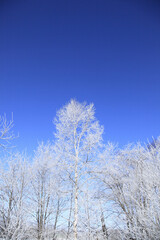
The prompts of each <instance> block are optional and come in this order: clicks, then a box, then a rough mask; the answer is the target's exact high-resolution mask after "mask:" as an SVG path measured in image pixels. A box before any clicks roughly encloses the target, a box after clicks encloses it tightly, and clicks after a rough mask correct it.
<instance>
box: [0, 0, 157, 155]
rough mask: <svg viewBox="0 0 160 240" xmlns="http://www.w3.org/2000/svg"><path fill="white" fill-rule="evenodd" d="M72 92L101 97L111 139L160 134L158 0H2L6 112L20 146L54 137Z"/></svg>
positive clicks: (0, 82)
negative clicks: (59, 114)
mask: <svg viewBox="0 0 160 240" xmlns="http://www.w3.org/2000/svg"><path fill="white" fill-rule="evenodd" d="M71 98H76V99H77V100H78V101H87V102H88V103H90V102H93V103H94V104H95V107H96V117H97V119H98V120H99V121H100V123H101V124H102V125H104V127H105V134H104V139H105V141H108V140H109V141H112V142H119V143H120V145H125V144H127V143H128V142H135V141H138V140H140V141H142V142H144V141H146V140H147V139H149V140H150V139H151V137H152V136H153V137H155V138H156V137H157V136H158V135H160V1H156V0H150V1H148V0H101V1H99V0H96V1H95V0H89V1H87V0H27V1H26V0H19V1H18V0H14V1H13V0H1V1H0V114H3V113H4V112H5V113H6V114H7V118H8V119H9V118H10V117H11V113H12V112H13V114H14V123H15V127H14V132H15V133H18V132H19V134H20V137H19V139H17V140H16V144H17V146H18V148H19V149H20V150H23V149H25V148H27V150H28V151H29V152H32V150H33V149H34V148H35V147H36V146H37V141H41V140H44V141H46V140H47V139H50V140H52V139H53V131H54V126H53V124H52V120H53V118H54V116H55V114H56V111H57V110H58V109H59V108H60V107H62V106H63V105H64V104H65V103H66V102H68V101H69V100H70V99H71Z"/></svg>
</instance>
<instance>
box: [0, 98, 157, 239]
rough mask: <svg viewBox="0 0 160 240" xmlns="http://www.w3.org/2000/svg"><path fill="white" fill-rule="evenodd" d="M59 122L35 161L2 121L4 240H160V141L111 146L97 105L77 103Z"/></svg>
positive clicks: (0, 223)
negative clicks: (18, 148)
mask: <svg viewBox="0 0 160 240" xmlns="http://www.w3.org/2000/svg"><path fill="white" fill-rule="evenodd" d="M53 123H54V126H55V132H54V136H53V139H51V140H50V141H48V142H46V143H44V142H41V143H39V144H38V146H37V149H35V151H34V156H33V158H32V159H31V158H30V157H29V156H28V155H27V153H26V152H25V153H23V152H22V153H21V152H15V151H14V148H13V149H12V151H11V150H10V148H9V144H11V145H12V142H14V134H13V130H14V128H13V120H11V121H8V120H7V119H6V116H5V115H4V116H1V118H0V151H1V153H3V154H1V165H0V166H1V167H0V239H5V240H34V239H35V240H36V239H37V240H156V239H160V138H157V139H156V140H153V142H152V143H147V144H144V143H139V142H138V143H134V144H129V145H127V146H124V147H123V148H119V147H118V145H115V144H113V143H111V142H107V143H105V142H104V140H103V131H104V128H103V126H101V125H100V123H99V121H98V120H97V119H96V117H95V107H94V104H87V103H80V102H78V101H76V100H74V99H72V100H70V101H69V102H68V103H67V104H66V105H64V106H63V107H62V108H61V109H60V110H58V111H57V113H56V116H55V118H54V121H53Z"/></svg>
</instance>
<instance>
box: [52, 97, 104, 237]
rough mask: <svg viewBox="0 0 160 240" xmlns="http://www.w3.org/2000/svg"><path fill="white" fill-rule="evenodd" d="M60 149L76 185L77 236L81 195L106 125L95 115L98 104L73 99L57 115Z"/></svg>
mask: <svg viewBox="0 0 160 240" xmlns="http://www.w3.org/2000/svg"><path fill="white" fill-rule="evenodd" d="M54 122H55V126H56V133H55V137H56V153H57V156H58V158H59V160H60V162H61V165H62V168H63V169H64V172H65V175H66V174H67V176H68V177H69V179H70V180H71V182H72V186H73V187H74V194H73V195H74V207H73V210H74V221H73V226H74V239H75V240H77V239H78V229H77V224H78V198H79V194H80V193H81V187H82V185H84V184H85V181H86V174H87V171H88V166H89V165H90V163H91V162H92V161H93V160H95V161H96V159H94V158H95V155H96V152H97V150H98V148H99V147H100V145H101V141H102V133H103V127H101V126H100V125H99V122H98V121H97V120H96V118H95V109H94V105H93V104H90V105H87V104H86V103H79V102H77V101H76V100H71V101H70V102H69V103H68V104H66V105H65V106H64V107H62V108H61V109H60V110H59V111H58V112H57V115H56V118H55V121H54Z"/></svg>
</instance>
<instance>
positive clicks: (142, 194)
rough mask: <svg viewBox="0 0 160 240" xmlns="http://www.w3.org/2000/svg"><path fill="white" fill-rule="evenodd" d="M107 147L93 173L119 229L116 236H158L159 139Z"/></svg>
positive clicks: (147, 237) (159, 222)
mask: <svg viewBox="0 0 160 240" xmlns="http://www.w3.org/2000/svg"><path fill="white" fill-rule="evenodd" d="M109 151H110V152H109ZM109 151H108V155H107V158H105V160H104V161H103V162H102V163H103V164H102V166H101V170H100V171H99V173H98V174H97V175H98V177H99V178H100V179H101V181H102V183H103V184H102V186H103V188H102V190H103V191H102V194H101V197H102V198H103V199H106V202H107V204H108V205H109V206H110V208H111V209H112V210H113V216H114V219H116V223H118V224H119V230H120V229H121V231H119V233H121V235H122V232H123V236H122V237H121V238H120V239H124V237H125V239H134V240H142V239H144V240H148V239H159V235H160V214H159V212H160V211H159V210H160V195H159V193H160V144H159V142H158V141H157V142H156V143H155V145H154V146H153V145H150V147H149V148H148V147H146V146H142V145H141V144H136V145H134V146H131V145H129V146H127V147H125V148H124V149H122V150H117V149H114V148H110V149H109ZM113 223H114V221H113ZM117 229H118V228H117Z"/></svg>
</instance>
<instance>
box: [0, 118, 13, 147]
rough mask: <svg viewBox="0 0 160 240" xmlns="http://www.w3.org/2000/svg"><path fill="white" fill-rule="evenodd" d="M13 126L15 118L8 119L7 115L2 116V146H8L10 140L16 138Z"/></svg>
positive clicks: (0, 137) (0, 129)
mask: <svg viewBox="0 0 160 240" xmlns="http://www.w3.org/2000/svg"><path fill="white" fill-rule="evenodd" d="M12 128H13V118H12V119H11V120H10V121H7V118H6V115H4V116H0V147H3V148H6V147H7V145H8V143H9V142H10V140H12V139H13V138H14V134H13V132H12V131H11V129H12Z"/></svg>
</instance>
